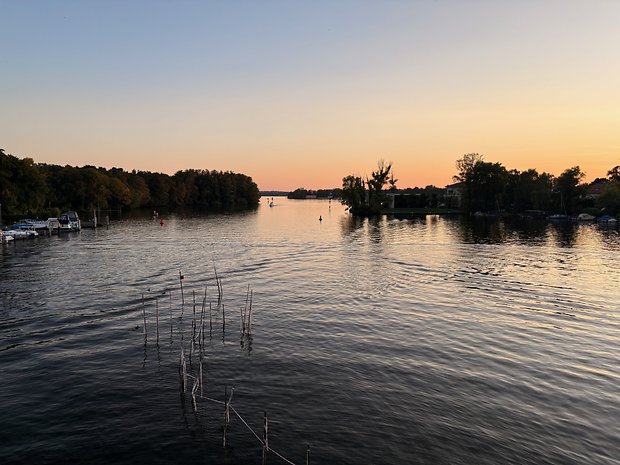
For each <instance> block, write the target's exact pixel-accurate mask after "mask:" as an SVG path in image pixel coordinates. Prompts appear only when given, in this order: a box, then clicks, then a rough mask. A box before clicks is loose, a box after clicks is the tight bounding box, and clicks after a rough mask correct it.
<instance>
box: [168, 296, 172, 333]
mask: <svg viewBox="0 0 620 465" xmlns="http://www.w3.org/2000/svg"><path fill="white" fill-rule="evenodd" d="M168 296H169V297H170V343H171V344H172V291H168Z"/></svg>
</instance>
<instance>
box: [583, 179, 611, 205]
mask: <svg viewBox="0 0 620 465" xmlns="http://www.w3.org/2000/svg"><path fill="white" fill-rule="evenodd" d="M607 184H608V181H607V179H600V178H599V179H595V180H594V181H592V182H591V183H590V184H589V185H588V190H587V191H586V199H592V200H595V199H598V198H599V197H600V196H601V194H602V193H603V190H605V187H606V186H607Z"/></svg>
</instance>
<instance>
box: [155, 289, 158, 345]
mask: <svg viewBox="0 0 620 465" xmlns="http://www.w3.org/2000/svg"><path fill="white" fill-rule="evenodd" d="M155 322H156V328H157V344H159V297H155Z"/></svg>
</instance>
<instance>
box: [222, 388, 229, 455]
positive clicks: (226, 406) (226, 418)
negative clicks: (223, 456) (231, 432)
mask: <svg viewBox="0 0 620 465" xmlns="http://www.w3.org/2000/svg"><path fill="white" fill-rule="evenodd" d="M227 430H228V386H224V437H223V439H222V441H223V442H222V443H223V446H224V448H226V432H227Z"/></svg>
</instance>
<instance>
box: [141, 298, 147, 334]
mask: <svg viewBox="0 0 620 465" xmlns="http://www.w3.org/2000/svg"><path fill="white" fill-rule="evenodd" d="M142 318H144V340H145V341H146V304H145V303H144V292H143V293H142Z"/></svg>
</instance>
